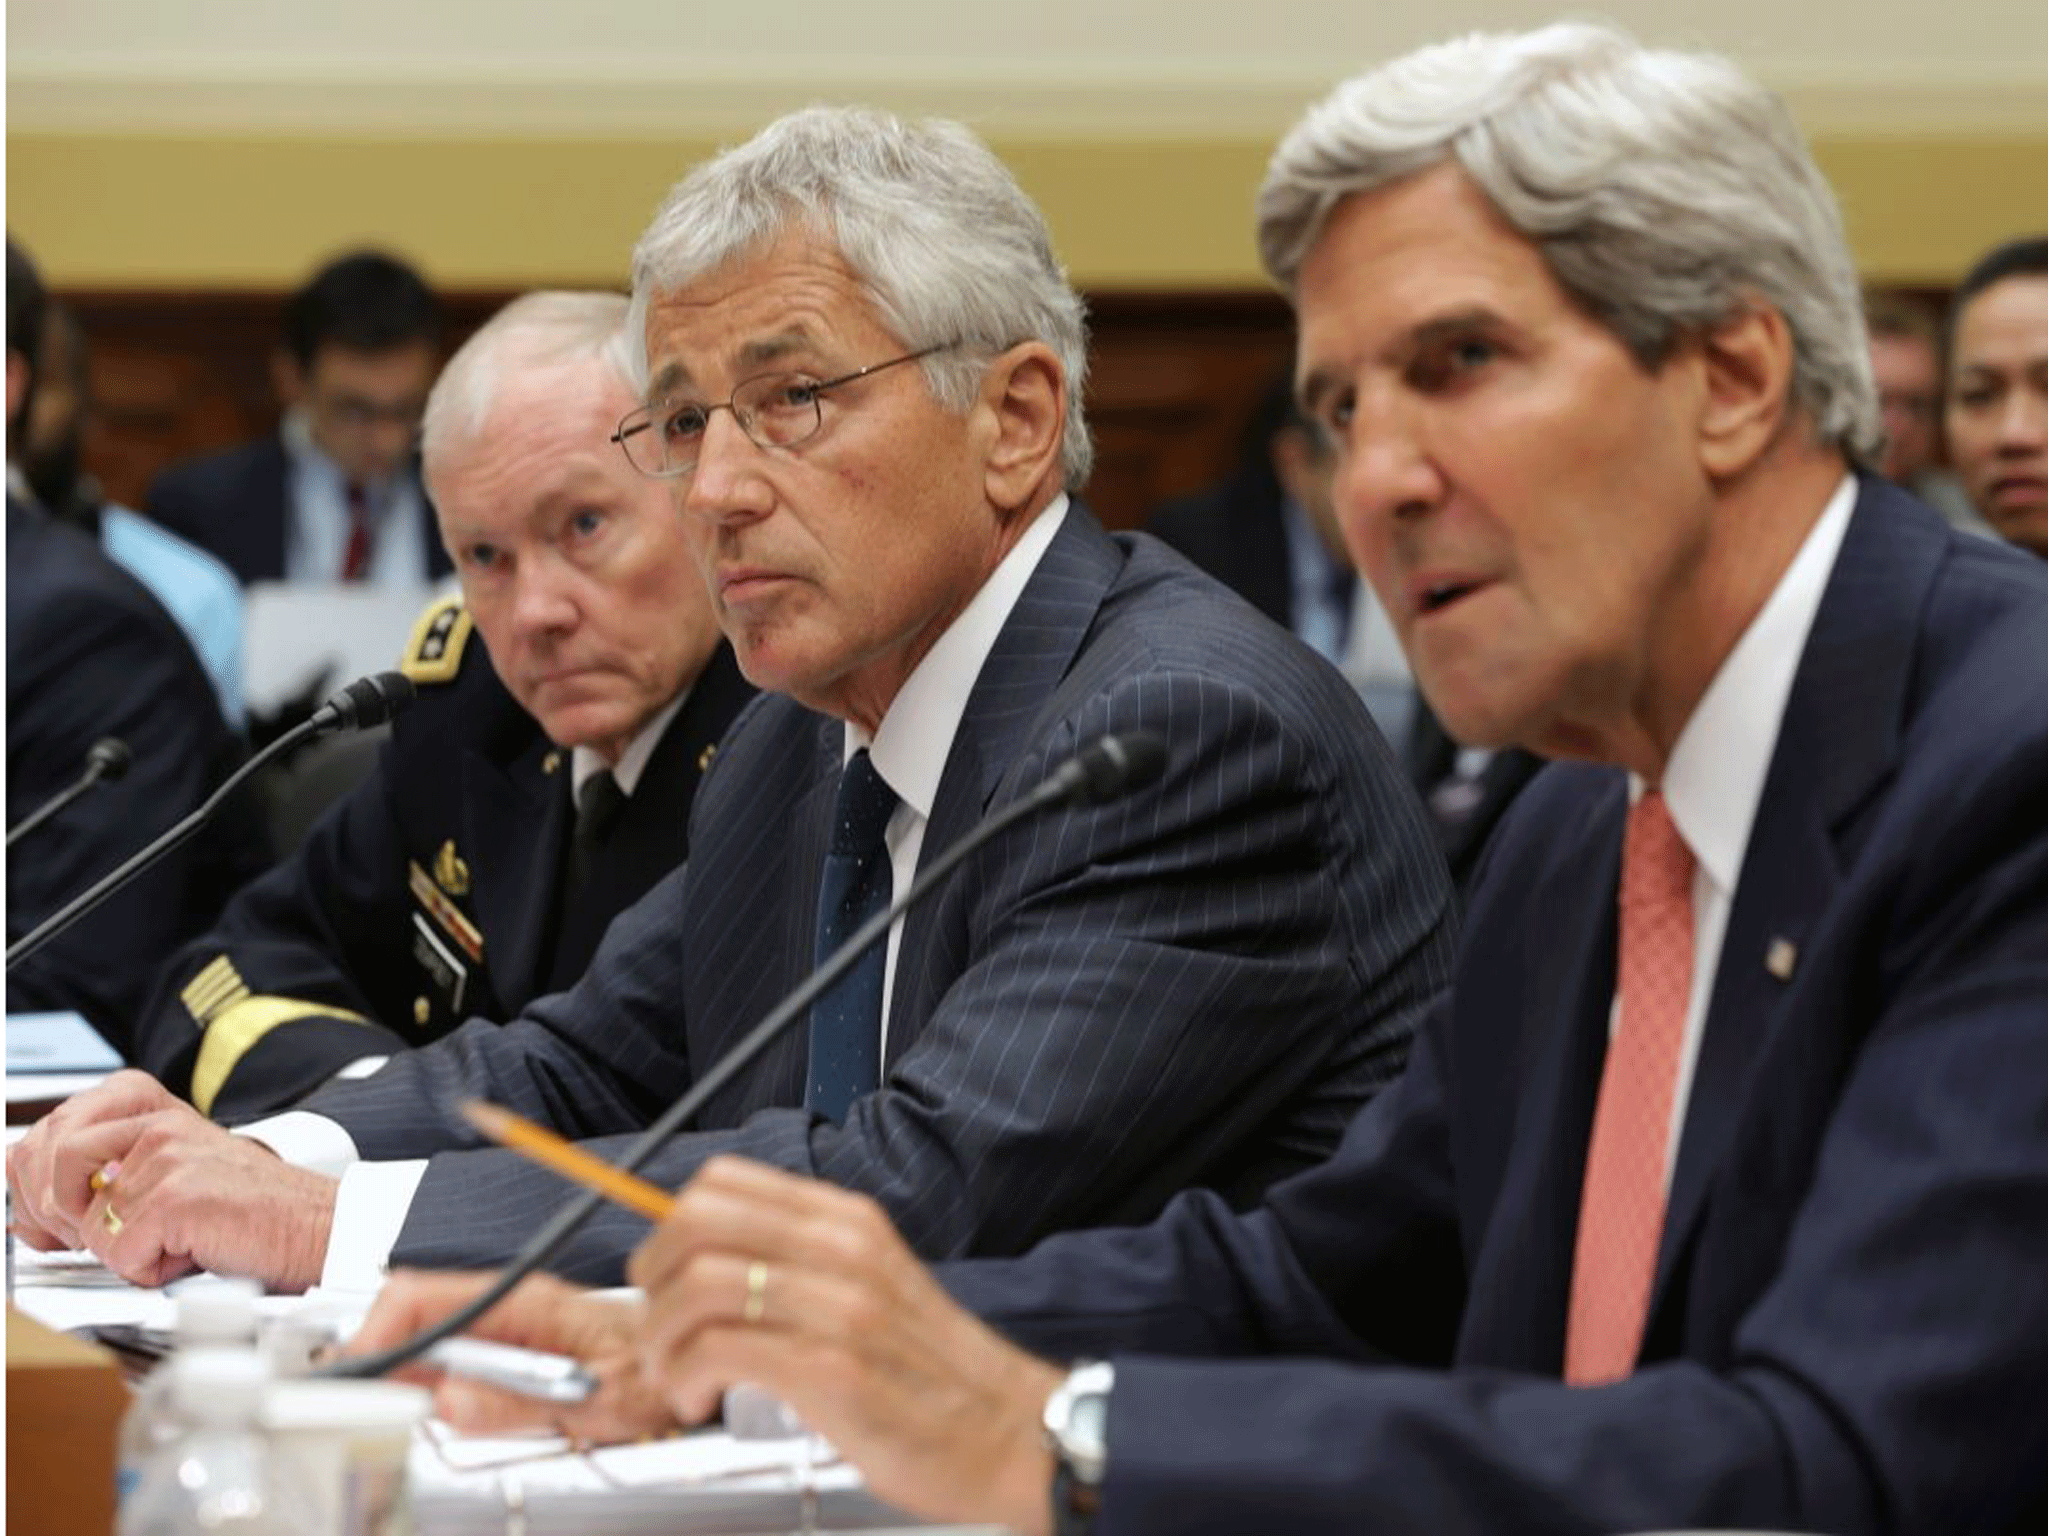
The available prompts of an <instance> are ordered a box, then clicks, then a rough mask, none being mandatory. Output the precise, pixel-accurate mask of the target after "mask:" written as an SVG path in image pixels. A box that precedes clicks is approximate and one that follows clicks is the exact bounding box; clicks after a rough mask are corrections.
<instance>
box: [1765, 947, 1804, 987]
mask: <svg viewBox="0 0 2048 1536" xmlns="http://www.w3.org/2000/svg"><path fill="white" fill-rule="evenodd" d="M1798 963H1799V946H1798V945H1797V944H1794V943H1793V942H1792V941H1791V940H1790V939H1773V940H1771V947H1770V948H1769V949H1767V950H1765V951H1764V969H1765V970H1767V971H1769V972H1770V973H1771V974H1772V975H1773V976H1775V977H1777V978H1778V980H1780V981H1790V980H1791V979H1792V968H1793V967H1794V966H1796V965H1797V964H1798Z"/></svg>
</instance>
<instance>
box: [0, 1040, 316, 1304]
mask: <svg viewBox="0 0 2048 1536" xmlns="http://www.w3.org/2000/svg"><path fill="white" fill-rule="evenodd" d="M7 1177H8V1182H9V1183H10V1184H11V1185H12V1186H13V1188H14V1191H15V1200H16V1202H17V1204H16V1210H17V1212H18V1213H19V1214H18V1218H17V1222H16V1226H17V1230H18V1231H19V1232H20V1234H21V1236H22V1238H23V1240H24V1241H26V1242H28V1243H29V1244H30V1245H31V1246H33V1247H38V1248H56V1247H66V1248H86V1249H90V1250H91V1251H92V1252H93V1253H94V1254H96V1255H97V1256H98V1257H99V1258H100V1260H101V1261H102V1262H103V1263H105V1264H106V1266H107V1267H108V1268H109V1269H111V1270H113V1271H114V1273H116V1274H118V1275H119V1276H121V1278H122V1279H124V1280H128V1281H130V1282H132V1283H134V1284H136V1285H145V1286H157V1285H162V1284H163V1283H164V1282H165V1281H167V1280H170V1279H173V1278H175V1277H176V1276H178V1275H181V1274H184V1273H185V1272H187V1271H188V1270H192V1269H206V1270H211V1271H213V1272H214V1273H216V1274H223V1275H246V1276H250V1277H252V1278H254V1279H257V1280H260V1281H262V1282H263V1283H264V1284H266V1285H268V1286H270V1287H271V1288H273V1289H276V1290H304V1289H305V1288H306V1287H307V1286H309V1285H312V1284H314V1283H315V1282H316V1281H318V1280H319V1278H320V1268H321V1265H322V1263H323V1261H324V1260H325V1258H326V1254H327V1235H328V1231H329V1229H330V1228H331V1227H332V1225H333V1222H334V1197H335V1191H336V1188H337V1186H336V1182H335V1181H334V1180H333V1179H329V1178H325V1177H323V1176H321V1175H319V1174H316V1173H309V1172H307V1171H306V1170H304V1169H301V1168H294V1167H293V1166H291V1165H290V1164H289V1163H286V1162H284V1161H283V1160H282V1159H281V1158H279V1157H278V1156H277V1155H276V1154H275V1153H273V1152H271V1151H270V1150H269V1148H267V1147H265V1146H263V1145H261V1144H260V1143H258V1142H254V1141H251V1140H249V1139H248V1138H247V1137H242V1136H231V1135H229V1134H228V1132H226V1131H224V1130H222V1129H221V1128H220V1127H219V1126H217V1125H214V1124H213V1123H212V1122H211V1121H209V1120H207V1119H205V1118H204V1117H203V1116H201V1115H200V1114H199V1113H198V1111H196V1110H194V1109H193V1108H192V1107H191V1106H190V1105H188V1104H185V1103H184V1102H182V1101H181V1100H179V1099H176V1098H174V1097H172V1096H171V1095H170V1094H169V1093H168V1092H166V1091H165V1090H164V1089H163V1087H162V1086H160V1085H159V1084H158V1083H156V1082H155V1081H154V1080H153V1079H151V1078H149V1077H148V1076H146V1075H145V1074H143V1073H140V1072H119V1073H116V1074H115V1075H114V1076H113V1077H111V1078H109V1079H108V1080H107V1081H106V1082H105V1083H103V1084H102V1085H100V1087H98V1088H96V1089H94V1090H93V1091H92V1092H91V1093H89V1094H82V1095H80V1096H79V1097H78V1098H76V1099H74V1100H72V1101H70V1102H69V1103H66V1104H64V1105H61V1106H59V1107H58V1108H57V1109H56V1110H54V1111H52V1113H51V1114H50V1115H49V1116H48V1117H47V1118H46V1119H45V1120H44V1121H43V1122H42V1123H41V1124H39V1125H37V1127H36V1128H35V1130H34V1131H33V1132H31V1133H30V1135H29V1136H28V1137H26V1138H24V1139H23V1141H22V1142H21V1144H20V1145H19V1146H17V1147H16V1148H15V1149H14V1152H13V1154H12V1155H11V1156H9V1158H8V1160H7Z"/></svg>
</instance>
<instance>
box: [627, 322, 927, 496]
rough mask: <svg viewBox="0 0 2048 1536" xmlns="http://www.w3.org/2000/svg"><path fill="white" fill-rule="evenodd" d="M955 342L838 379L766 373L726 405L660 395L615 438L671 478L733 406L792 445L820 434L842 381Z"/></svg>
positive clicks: (776, 441)
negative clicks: (823, 406) (827, 401)
mask: <svg viewBox="0 0 2048 1536" xmlns="http://www.w3.org/2000/svg"><path fill="white" fill-rule="evenodd" d="M954 345H955V343H953V342H950V341H948V342H941V343H939V344H938V345H937V346H932V347H924V348H921V349H919V350H918V351H916V352H906V353H904V354H903V356H901V357H892V358H890V359H888V360H887V361H886V362H880V363H869V364H868V365H867V367H865V368H856V369H854V370H853V372H851V373H843V374H841V375H840V376H839V377H838V378H836V379H814V378H812V377H811V376H810V375H809V374H807V373H789V372H782V373H762V374H756V375H755V376H754V377H753V378H751V379H742V380H741V381H740V382H739V384H738V385H737V386H736V387H735V388H734V389H733V392H732V398H731V399H730V400H728V401H726V402H725V403H724V404H723V405H703V404H700V403H698V402H696V401H692V400H657V401H655V402H654V403H653V404H652V405H643V406H640V407H639V408H638V409H636V410H631V411H628V412H627V413H626V414H625V415H624V416H622V417H620V418H619V429H618V431H616V432H614V433H613V434H612V439H611V440H612V441H613V442H615V443H617V444H618V445H619V447H620V448H621V449H622V450H623V451H624V453H625V455H626V458H627V460H628V462H630V463H631V464H632V466H633V467H634V468H635V469H637V470H639V471H640V473H641V474H643V475H652V476H654V477H655V478H656V479H661V480H672V479H675V478H676V477H677V476H679V475H687V474H688V473H689V472H690V471H691V470H693V469H695V468H696V467H697V457H698V455H699V453H701V452H702V450H703V445H704V433H705V431H706V429H707V428H708V427H709V426H710V424H711V417H712V415H713V413H714V412H717V411H731V412H732V419H733V420H734V421H736V422H738V423H739V427H740V430H741V431H742V432H744V433H746V434H747V436H748V438H749V439H751V440H752V441H753V442H754V443H756V444H757V445H758V446H760V447H763V448H794V447H795V446H796V445H797V444H798V443H801V442H804V441H806V440H807V439H809V438H811V437H814V436H816V435H817V432H818V429H819V428H820V427H822V426H823V425H824V424H825V418H824V414H823V412H822V411H821V410H820V408H819V402H820V401H821V400H822V399H823V398H824V396H825V394H826V393H827V392H828V391H830V390H834V389H838V388H839V387H840V386H841V385H845V384H852V383H854V382H855V381H857V380H860V379H865V378H867V377H868V376H869V375H870V374H876V373H880V372H881V371H882V370H883V369H884V368H894V367H896V366H897V365H898V364H901V363H914V362H916V361H917V360H918V359H919V358H924V357H930V356H931V355H932V354H933V353H934V352H944V351H945V350H946V349H947V348H949V347H951V346H954Z"/></svg>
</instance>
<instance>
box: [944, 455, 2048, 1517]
mask: <svg viewBox="0 0 2048 1536" xmlns="http://www.w3.org/2000/svg"><path fill="white" fill-rule="evenodd" d="M1626 799H1627V792H1626V784H1625V780H1624V778H1623V776H1622V774H1621V773H1620V772H1619V771H1618V770H1612V769H1600V768H1591V767H1583V766H1579V767H1556V768H1551V769H1547V770H1545V772H1543V773H1542V774H1540V775H1539V776H1538V777H1537V779H1536V781H1535V783H1534V784H1533V785H1532V786H1531V787H1530V789H1529V791H1528V792H1527V793H1526V794H1524V795H1523V797H1522V799H1521V801H1520V802H1519V803H1518V804H1517V805H1516V807H1515V809H1514V810H1513V811H1512V812H1511V813H1510V815H1509V817H1508V820H1507V822H1506V823H1505V824H1504V825H1503V828H1502V831H1501V835H1500V838H1499V840H1498V841H1497V843H1496V845H1495V848H1494V851H1493V852H1492V854H1491V855H1489V860H1488V867H1487V868H1486V869H1485V870H1484V871H1483V872H1482V874H1481V879H1480V883H1479V886H1478V889H1477V892H1476V894H1475V896H1474V899H1473V903H1472V907H1471V909H1470V915H1469V919H1468V926H1467V930H1466V938H1465V942H1464V944H1463V947H1462V949H1461V952H1460V960H1459V966H1458V973H1457V976H1456V979H1455V981H1454V983H1453V988H1452V992H1451V994H1450V996H1449V998H1448V999H1447V1001H1446V1003H1445V1004H1444V1005H1443V1006H1442V1007H1440V1008H1439V1010H1438V1011H1437V1012H1436V1013H1435V1014H1433V1016H1432V1018H1431V1020H1430V1022H1429V1024H1428V1025H1426V1026H1425V1029H1424V1031H1423V1034H1422V1035H1421V1036H1419V1037H1418V1040H1417V1045H1416V1051H1415V1057H1414V1060H1413V1062H1412V1063H1411V1065H1410V1067H1409V1070H1408V1073H1407V1075H1406V1076H1405V1078H1404V1079H1403V1080H1402V1081H1401V1082H1400V1083H1399V1084H1397V1085H1396V1086H1395V1087H1394V1088H1393V1089H1391V1090H1389V1091H1388V1092H1387V1093H1386V1094H1383V1095H1382V1096H1381V1097H1380V1098H1379V1099H1378V1100H1376V1101H1375V1102H1374V1103H1373V1104H1372V1105H1370V1106H1369V1107H1368V1108H1367V1109H1366V1111H1365V1112H1364V1113H1363V1114H1361V1115H1360V1116H1359V1118H1358V1120H1357V1122H1356V1123H1355V1124H1354V1125H1353V1126H1352V1127H1351V1130H1350V1131H1349V1133H1348V1134H1347V1136H1346V1138H1345V1142H1344V1146H1343V1148H1342V1149H1341V1151H1340V1152H1339V1153H1338V1154H1337V1156H1336V1157H1335V1158H1334V1159H1333V1160H1332V1161H1331V1162H1330V1164H1329V1165H1328V1166H1327V1167H1324V1168H1321V1169H1318V1170H1316V1171H1314V1172H1312V1173H1309V1174H1305V1175H1303V1176H1302V1177H1301V1178H1298V1179H1295V1180H1292V1181H1290V1182H1288V1183H1286V1184H1284V1185H1282V1186H1281V1187H1279V1188H1278V1189H1276V1190H1275V1191H1274V1192H1273V1193H1272V1195H1271V1196H1270V1198H1269V1200H1268V1202H1267V1204H1266V1205H1265V1207H1264V1208H1263V1209H1262V1210H1260V1211H1259V1212H1257V1213H1256V1214H1254V1215H1249V1216H1242V1217H1240V1216H1234V1215H1232V1214H1231V1213H1230V1212H1229V1211H1227V1210H1226V1209H1224V1208H1223V1207H1222V1206H1221V1205H1220V1204H1219V1203H1217V1202H1215V1201H1213V1200H1210V1199H1206V1198H1204V1197H1201V1196H1192V1197H1189V1198H1187V1199H1185V1200H1183V1201H1181V1202H1177V1203H1176V1204H1175V1205H1174V1207H1173V1208H1172V1209H1171V1210H1170V1211H1169V1212H1168V1214H1167V1215H1166V1217H1165V1218H1164V1219H1162V1220H1161V1221H1159V1222H1158V1223H1156V1224H1155V1225H1153V1226H1151V1227H1149V1228H1145V1229H1142V1230H1138V1231H1135V1232H1129V1233H1088V1234H1078V1235H1074V1236H1069V1237H1066V1238H1061V1239H1057V1240H1055V1241H1053V1242H1051V1243H1048V1244H1046V1245H1045V1246H1044V1247H1043V1248H1042V1249H1041V1250H1040V1251H1039V1252H1038V1253H1036V1254H1034V1255H1032V1256H1031V1257H1030V1258H1028V1259H1026V1260H1024V1261H1022V1262H1021V1263H1016V1264H1011V1265H972V1266H965V1267H963V1268H962V1269H960V1270H957V1271H954V1272H953V1273H952V1274H951V1276H950V1279H951V1283H952V1284H953V1286H954V1288H955V1290H956V1293H957V1294H959V1295H960V1296H961V1297H962V1298H963V1299H964V1300H966V1301H967V1302H968V1303H969V1304H970V1305H973V1306H975V1307H977V1308H978V1309H979V1310H981V1311H983V1312H985V1313H987V1314H988V1315H990V1316H992V1317H994V1318H996V1319H998V1320H999V1321H1004V1322H1006V1323H1007V1324H1008V1326H1009V1327H1010V1329H1011V1331H1012V1332H1014V1333H1015V1334H1016V1335H1017V1336H1018V1337H1020V1338H1021V1339H1023V1340H1025V1341H1026V1342H1028V1343H1031V1344H1033V1345H1035V1346H1037V1347H1039V1348H1041V1349H1045V1350H1047V1351H1049V1352H1052V1353H1056V1354H1069V1353H1074V1354H1078V1353H1090V1354H1100V1353H1103V1352H1106V1351H1109V1352H1120V1351H1143V1352H1146V1353H1143V1354H1135V1355H1128V1356H1126V1357H1124V1358H1121V1359H1119V1360H1118V1362H1117V1379H1116V1386H1115V1389H1114V1391H1113V1393H1112V1396H1111V1409H1110V1420H1109V1431H1108V1434H1109V1439H1108V1445H1109V1477H1108V1481H1107V1484H1106V1486H1105V1490H1104V1501H1103V1509H1102V1519H1101V1523H1100V1529H1101V1530H1102V1531H1103V1532H1104V1533H1105V1536H1114V1533H1117V1532H1124V1531H1134V1532H1135V1531H1153V1530H1160V1531H1164V1530H1172V1531H1175V1532H1204V1531H1218V1532H1221V1531H1247V1530H1318V1531H1321V1530H1356V1531H1390V1530H1398V1531H1515V1532H1547V1531H1573V1532H1581V1531H1585V1532H1590V1531H1622V1530H1637V1529H1645V1528H1665V1527H1671V1526H1714V1527H1721V1526H1729V1527H1754V1526H1762V1527H1770V1528H1773V1529H1783V1528H1796V1529H1802V1530H1803V1529H1824V1530H1828V1531H1842V1532H1858V1531H1893V1530H1896V1531H1909V1532H1918V1531H1930V1532H1931V1531H1940V1532H1945V1533H1946V1532H1963V1531H1984V1530H2008V1529H2010V1530H2033V1529H2040V1528H2041V1525H2042V1517H2043V1516H2044V1515H2048V1457H2044V1456H2043V1455H2042V1448H2043V1447H2044V1446H2048V1391H2044V1390H2043V1384H2044V1383H2048V1283H2044V1276H2048V566H2043V565H2042V564H2041V563H2040V562H2038V561H2032V560H2028V559H2026V558H2024V557H2022V556H2018V555H2015V554H2014V553H2013V552H2012V551H2010V550H2004V549H1999V548H1996V547H1994V546H1992V545H1991V544H1989V543H1988V542H1986V541H1982V540H1976V539H1971V538H1967V537H1963V536H1960V535H1957V534H1954V533H1952V532H1950V531H1949V530H1948V529H1947V528H1946V527H1945V526H1944V525H1943V524H1942V523H1941V521H1940V520H1939V518H1938V517H1936V516H1935V514H1933V513H1932V512H1930V511H1928V510H1927V509H1925V508H1923V507H1921V506H1919V505H1918V504H1917V503H1914V502H1911V501H1910V500H1909V499H1908V498H1906V497H1905V496H1903V495H1902V494H1900V493H1898V492H1896V491H1894V490H1892V489H1890V488H1889V487H1886V486H1883V485H1881V484H1879V483H1876V482H1866V483H1865V484H1864V486H1863V488H1862V495H1861V500H1860V501H1859V503H1858V507H1857V510H1856V513H1855V516H1854V519H1853V521H1852V523H1851V526H1850V529H1849V532H1848V536H1847V540H1846V542H1845V543H1844V545H1843V547H1842V550H1841V554H1840V558H1839V560H1838V562H1837V564H1836V567H1835V570H1834V573H1833V575H1832V578H1831V579H1830V582H1829V584H1828V588H1827V592H1826V595H1825V598H1824V600H1823V602H1822V605H1821V608H1820V611H1819V614H1818V617H1817V619H1816V622H1815V625H1814V628H1813V631H1812V634H1811V636H1810V638H1809V640H1808V643H1807V646H1806V650H1805V653H1804V655H1803V657H1802V658H1801V661H1800V665H1799V671H1798V675H1797V679H1796V681H1795V684H1794V686H1793V690H1792V694H1791V698H1790V701H1789V704H1788V708H1787V712H1786V715H1785V718H1784V722H1783V726H1782V729H1781V733H1780V735H1779V738H1778V745H1777V748H1776V751H1775V753H1774V756H1773V759H1772V763H1771V766H1770V769H1769V774H1768V778H1767V780H1766V783H1765V788H1764V792H1763V797H1762V800H1761V803H1760V807H1759V810H1758V814H1757V819H1756V822H1755V826H1754V830H1753V831H1752V832H1751V835H1750V842H1749V849H1748V853H1747V855H1746V857H1745V861H1744V865H1743V871H1742V875H1741V879H1740V882H1739V886H1738V889H1737V891H1736V893H1735V898H1734V904H1733V907H1732V910H1731V912H1730V915H1729V922H1728V929H1727V936H1726V940H1725V943H1724V947H1723V950H1722V956H1721V962H1720V968H1719V972H1718V975H1717V978H1716V981H1715V986H1714V992H1713V995H1712V1002H1711V1005H1710V1012H1709V1015H1708V1020H1707V1026H1706V1032H1705V1037H1704V1042H1703V1044H1702V1047H1701V1054H1700V1058H1699V1064H1698V1069H1697V1076H1696V1078H1695V1080H1694V1085H1693V1088H1692V1097H1691V1100H1690V1106H1689V1110H1688V1114H1687V1120H1686V1129H1685V1133H1684V1136H1683V1139H1682V1142H1681V1146H1680V1151H1679V1156H1678V1162H1677V1167H1676V1171H1675V1178H1674V1182H1673V1186H1672V1192H1671V1202H1670V1212H1669V1219H1668V1221H1667V1224H1666V1227H1665V1230H1664V1237H1663V1248H1662V1252H1661V1254H1660V1257H1659V1260H1658V1268H1657V1280H1656V1284H1655V1291H1654V1295H1653V1299H1652V1309H1651V1313H1650V1318H1649V1327H1648V1333H1647V1336H1646V1339H1645V1344H1644V1353H1643V1360H1644V1364H1643V1366H1642V1368H1641V1369H1640V1370H1638V1371H1637V1372H1636V1373H1635V1374H1634V1375H1633V1376H1631V1377H1629V1378H1628V1379H1627V1380H1625V1381H1622V1382H1620V1383H1617V1384H1615V1385H1612V1386H1608V1387H1602V1388H1597V1389H1572V1388H1567V1387H1565V1386H1563V1385H1562V1384H1561V1383H1560V1381H1559V1375H1560V1372H1561V1369H1562V1359H1563V1339H1564V1319H1565V1312H1566V1296H1567V1289H1568V1284H1569V1276H1570V1269H1571V1256H1572V1247H1573V1240H1574V1229H1575V1225H1576V1218H1577V1207H1578V1199H1579V1189H1580V1184H1581V1180H1582V1176H1583V1172H1584V1162H1585V1147H1586V1141H1587V1137H1588V1133H1589V1128H1590V1125H1591V1119H1592V1110H1593V1102H1594V1096H1595V1090H1596V1085H1597V1083H1598V1078H1599V1072H1600V1067H1601V1061H1602V1056H1603V1053H1604V1050H1605V1041H1606V1033H1607V1027H1606V1026H1607V1017H1608V1009H1609V1004H1610V999H1611V997H1612V993H1613V986H1614V969H1615V915H1614V909H1615V887H1616V870H1617V867H1618V862H1619V858H1620V845H1621V833H1622V821H1623V817H1624V808H1625V803H1626ZM1779 940H1784V941H1786V942H1789V943H1790V944H1792V945H1794V946H1796V950H1797V954H1796V964H1795V965H1794V966H1793V967H1792V969H1791V974H1790V976H1789V978H1787V979H1784V980H1781V979H1779V977H1778V976H1777V975H1776V974H1774V972H1773V969H1772V968H1771V966H1770V965H1768V964H1767V957H1768V956H1769V955H1770V954H1771V952H1772V949H1773V946H1774V945H1775V944H1776V943H1777V942H1778V941H1779ZM1783 953H1784V952H1783V951H1782V950H1780V951H1779V956H1780V960H1781V963H1780V965H1779V967H1778V969H1780V970H1782V969H1783V968H1784V967H1783V965H1782V958H1783ZM1167 1356H1179V1357H1182V1358H1179V1359H1172V1358H1164V1357H1167ZM1192 1356H1239V1357H1248V1358H1242V1359H1239V1360H1236V1361H1232V1362H1223V1361H1217V1360H1201V1359H1193V1358H1187V1357H1192ZM1250 1357H1256V1358H1250ZM1446 1367H1449V1368H1450V1369H1449V1370H1446V1369H1445V1368H1446Z"/></svg>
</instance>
